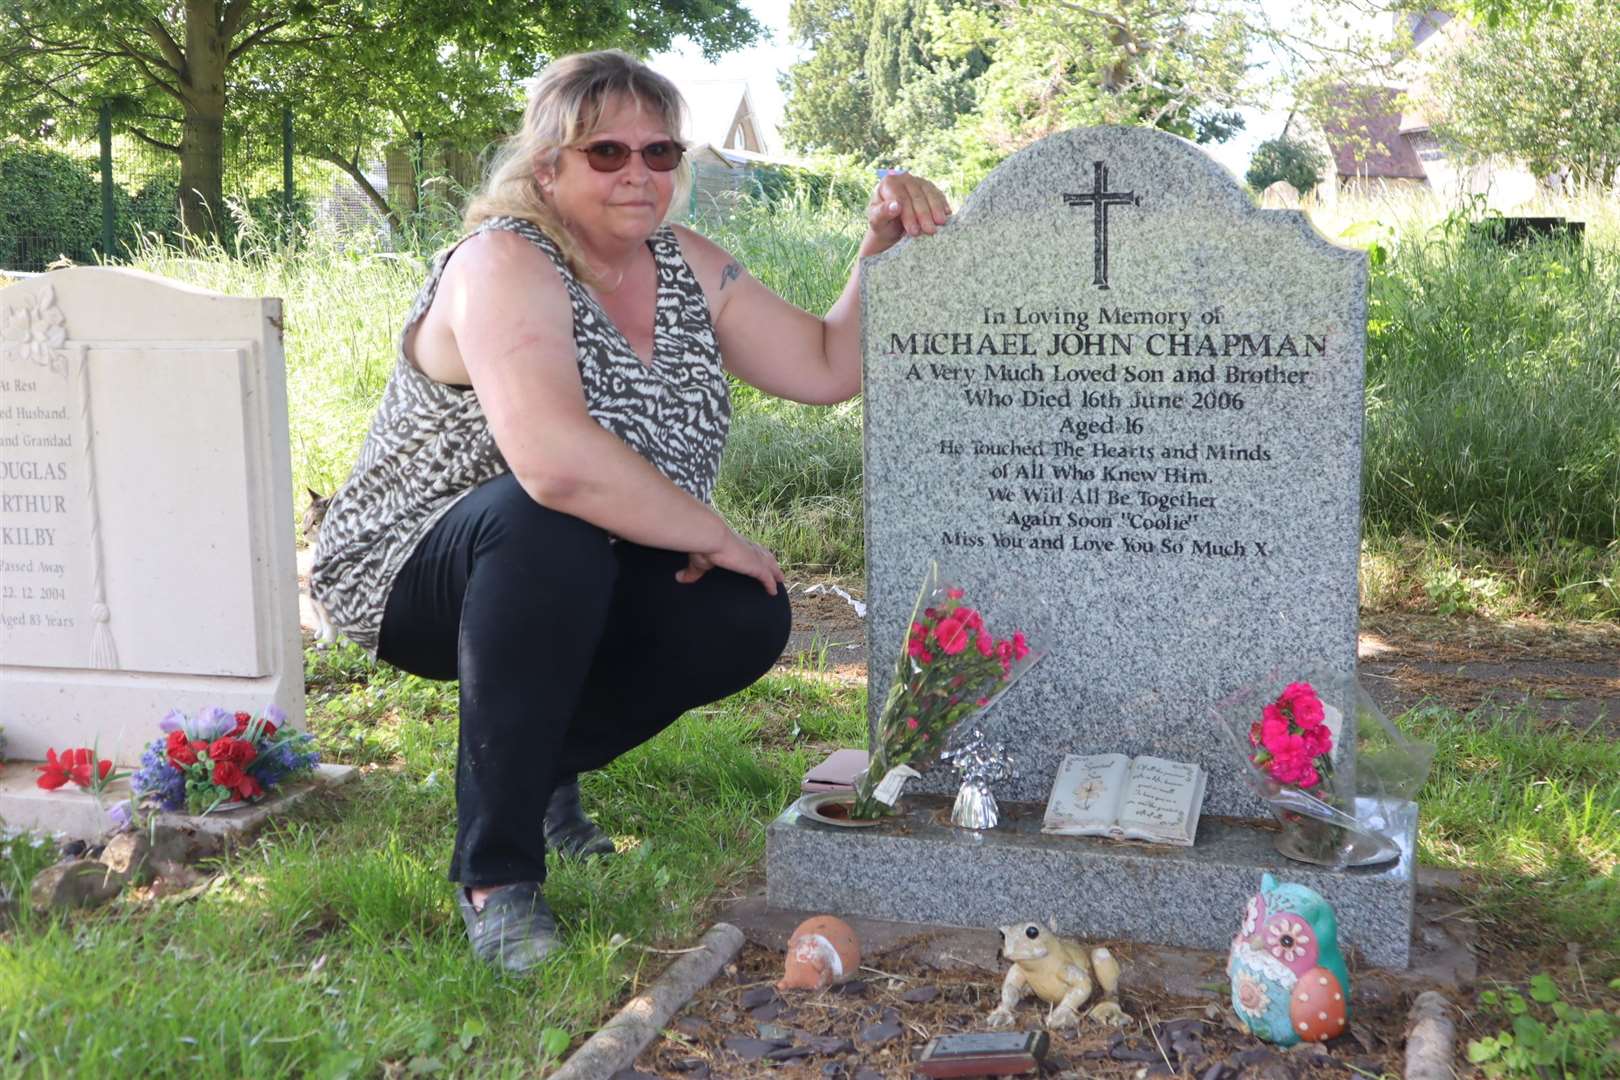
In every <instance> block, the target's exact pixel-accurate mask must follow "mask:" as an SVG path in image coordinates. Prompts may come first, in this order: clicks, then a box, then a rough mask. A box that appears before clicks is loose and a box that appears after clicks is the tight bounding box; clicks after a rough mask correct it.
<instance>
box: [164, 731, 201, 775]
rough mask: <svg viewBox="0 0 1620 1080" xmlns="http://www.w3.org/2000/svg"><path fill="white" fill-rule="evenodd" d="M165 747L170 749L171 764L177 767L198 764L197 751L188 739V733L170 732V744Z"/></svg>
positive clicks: (181, 767)
mask: <svg viewBox="0 0 1620 1080" xmlns="http://www.w3.org/2000/svg"><path fill="white" fill-rule="evenodd" d="M164 749H166V750H167V751H168V754H169V764H170V765H173V766H174V767H175V768H177V769H183V768H185V767H186V766H187V765H195V764H197V752H196V751H195V750H193V749H192V748H191V744H190V743H189V742H187V741H186V733H185V732H183V731H171V732H169V739H168V744H167V746H165V748H164Z"/></svg>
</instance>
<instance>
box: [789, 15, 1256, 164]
mask: <svg viewBox="0 0 1620 1080" xmlns="http://www.w3.org/2000/svg"><path fill="white" fill-rule="evenodd" d="M1206 8H1207V5H1203V4H1195V3H1193V2H1191V0H1159V2H1156V3H1154V4H1151V5H1145V6H1141V7H1133V8H1132V9H1131V10H1130V11H1129V12H1128V13H1124V12H1123V11H1122V13H1110V12H1107V11H1094V10H1091V9H1090V8H1086V7H1083V6H1081V5H1075V4H1062V5H1059V4H1032V3H1007V4H998V5H983V4H975V3H966V2H960V0H933V2H924V0H795V2H794V4H793V7H792V9H791V13H790V19H791V23H792V27H793V32H794V35H795V37H796V38H797V39H798V40H799V42H800V43H801V44H802V45H804V46H806V47H808V48H810V49H812V50H813V52H812V53H811V55H810V57H809V58H808V59H806V60H804V61H803V62H801V63H799V64H797V65H795V66H794V67H793V69H792V70H791V71H789V73H788V75H787V78H786V80H785V82H786V86H787V88H788V90H789V92H790V96H789V100H788V107H787V118H786V124H785V127H784V135H785V137H786V138H787V139H788V141H789V142H790V143H793V144H794V145H797V146H799V147H801V148H804V149H811V150H821V151H831V152H835V153H842V154H849V155H853V156H854V157H856V158H857V159H859V160H861V161H867V162H873V163H877V164H884V165H905V166H906V167H907V168H910V169H912V170H913V171H916V172H920V173H926V174H927V175H929V176H931V177H934V178H937V179H941V180H943V181H945V182H947V183H949V184H950V185H951V186H952V187H954V188H956V189H957V190H958V191H965V190H967V189H968V188H971V187H972V186H973V185H974V184H976V183H977V182H978V180H979V179H981V178H982V177H983V176H984V175H985V174H986V173H988V172H989V170H990V169H991V168H992V167H994V165H995V164H996V163H997V162H998V161H1000V160H1001V159H1002V158H1003V157H1005V156H1006V155H1007V154H1009V153H1011V152H1012V151H1014V150H1017V149H1019V148H1020V147H1022V146H1024V145H1026V144H1028V143H1030V142H1033V141H1034V140H1036V139H1038V138H1041V137H1042V136H1045V135H1048V134H1050V133H1052V132H1054V131H1058V130H1062V129H1064V128H1069V127H1075V126H1077V125H1081V124H1098V123H1126V124H1148V125H1152V126H1155V127H1159V128H1162V129H1164V130H1167V131H1173V132H1175V133H1176V134H1180V135H1185V136H1187V137H1188V138H1196V139H1199V140H1204V139H1219V138H1225V137H1230V135H1231V134H1232V133H1234V132H1235V131H1236V130H1237V129H1238V128H1239V127H1241V125H1242V121H1241V119H1240V118H1239V117H1238V116H1237V114H1236V113H1234V112H1232V111H1230V106H1231V105H1233V104H1234V103H1235V101H1236V94H1237V89H1238V84H1239V82H1240V81H1241V78H1242V75H1243V71H1244V55H1245V51H1246V49H1247V47H1248V43H1249V41H1250V39H1251V36H1252V35H1251V31H1250V27H1249V24H1248V22H1247V21H1246V20H1245V18H1244V16H1243V8H1242V6H1241V5H1240V4H1235V3H1220V4H1217V5H1215V8H1214V10H1213V11H1209V10H1206Z"/></svg>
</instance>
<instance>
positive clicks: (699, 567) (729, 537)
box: [675, 530, 787, 596]
mask: <svg viewBox="0 0 1620 1080" xmlns="http://www.w3.org/2000/svg"><path fill="white" fill-rule="evenodd" d="M717 566H718V567H719V568H720V569H722V570H731V571H733V572H735V573H738V574H741V575H743V576H744V577H751V578H753V579H754V580H755V581H758V582H759V583H760V584H761V585H763V586H765V591H766V592H768V593H770V594H771V595H772V596H775V595H776V586H777V585H778V584H782V585H786V584H787V578H785V577H783V576H782V567H781V566H780V565H778V563H777V561H776V556H775V555H773V554H771V552H770V550H769V549H767V548H766V547H764V546H763V545H761V544H756V543H754V542H753V541H752V540H749V539H746V538H744V537H741V536H738V535H737V534H736V533H735V532H731V531H729V530H728V531H727V534H726V541H725V543H724V544H722V545H721V546H720V548H719V549H718V550H716V551H709V552H703V551H694V552H691V553H690V554H688V555H687V557H686V568H685V569H684V570H678V571H676V573H675V580H676V581H679V582H680V583H681V584H683V585H690V584H692V583H693V582H695V581H697V580H698V579H699V578H701V577H702V576H703V575H704V574H707V573H708V572H709V571H710V570H713V569H714V568H715V567H717Z"/></svg>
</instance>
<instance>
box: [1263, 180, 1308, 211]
mask: <svg viewBox="0 0 1620 1080" xmlns="http://www.w3.org/2000/svg"><path fill="white" fill-rule="evenodd" d="M1260 205H1261V206H1262V207H1263V208H1265V209H1267V210H1298V209H1299V189H1298V188H1296V187H1295V186H1294V185H1293V184H1290V183H1289V182H1288V181H1286V180H1276V181H1273V182H1272V183H1270V184H1267V185H1266V190H1264V191H1262V192H1261V193H1260Z"/></svg>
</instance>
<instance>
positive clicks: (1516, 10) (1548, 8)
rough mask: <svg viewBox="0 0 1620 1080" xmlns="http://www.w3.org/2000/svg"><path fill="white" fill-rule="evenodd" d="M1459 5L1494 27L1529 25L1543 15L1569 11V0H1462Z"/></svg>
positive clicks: (1557, 15) (1560, 13) (1555, 16)
mask: <svg viewBox="0 0 1620 1080" xmlns="http://www.w3.org/2000/svg"><path fill="white" fill-rule="evenodd" d="M1457 6H1458V7H1459V8H1460V9H1461V10H1462V11H1464V12H1466V13H1467V14H1469V15H1472V16H1473V17H1474V18H1476V19H1478V20H1479V21H1481V22H1483V23H1484V24H1485V25H1486V26H1489V27H1492V28H1493V29H1494V28H1495V27H1497V26H1503V25H1506V26H1514V25H1517V26H1526V27H1528V26H1531V25H1534V24H1535V22H1536V21H1537V20H1539V19H1541V18H1543V17H1549V18H1558V17H1560V16H1563V15H1565V14H1568V12H1569V0H1460V3H1459V4H1458V5H1457Z"/></svg>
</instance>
